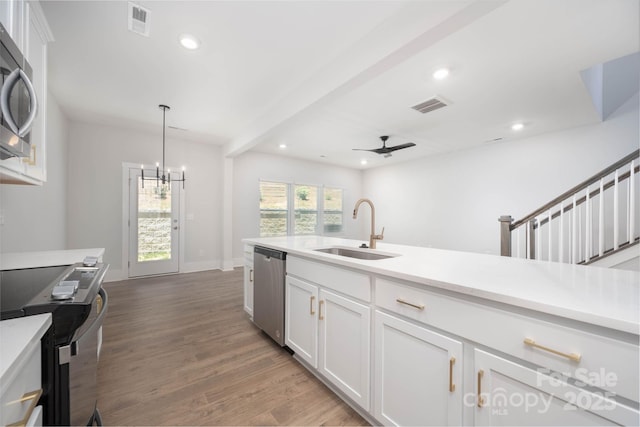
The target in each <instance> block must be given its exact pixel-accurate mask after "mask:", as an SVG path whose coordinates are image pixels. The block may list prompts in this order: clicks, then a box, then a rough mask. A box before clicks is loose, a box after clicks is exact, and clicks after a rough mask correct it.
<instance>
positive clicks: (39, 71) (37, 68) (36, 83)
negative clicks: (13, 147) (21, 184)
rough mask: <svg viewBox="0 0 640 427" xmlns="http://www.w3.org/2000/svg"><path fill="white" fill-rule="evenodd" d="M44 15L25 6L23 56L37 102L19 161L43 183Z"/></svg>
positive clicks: (33, 6) (36, 6) (34, 6)
mask: <svg viewBox="0 0 640 427" xmlns="http://www.w3.org/2000/svg"><path fill="white" fill-rule="evenodd" d="M44 22H45V21H44V15H43V14H42V9H41V8H40V5H39V4H38V3H32V2H28V3H25V36H26V40H25V49H24V54H25V57H26V58H27V61H29V64H30V65H31V67H32V69H33V77H32V79H31V80H32V83H33V88H34V89H35V91H36V97H37V99H38V114H37V116H36V119H35V121H34V122H33V127H32V128H31V134H30V136H31V155H30V157H28V158H25V159H23V162H25V164H26V172H25V173H26V175H27V176H29V177H30V178H33V179H36V180H38V181H41V182H44V181H46V180H47V174H46V172H47V171H46V124H47V42H48V36H47V30H46V29H45V26H46V24H44Z"/></svg>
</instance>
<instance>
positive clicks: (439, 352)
mask: <svg viewBox="0 0 640 427" xmlns="http://www.w3.org/2000/svg"><path fill="white" fill-rule="evenodd" d="M374 375H375V379H374V384H375V408H374V414H375V417H376V419H377V420H378V421H380V422H382V423H383V424H385V425H402V426H415V425H422V426H425V425H439V426H444V425H461V424H462V410H463V406H462V404H463V403H462V402H463V396H462V391H463V387H462V343H461V342H460V341H456V340H454V339H451V338H448V337H445V336H443V335H440V334H438V333H435V332H433V331H430V330H428V329H426V328H423V327H420V326H417V325H415V324H413V323H409V322H407V321H405V320H402V319H399V318H397V317H395V316H390V315H387V314H385V313H382V312H380V311H376V313H375V374H374Z"/></svg>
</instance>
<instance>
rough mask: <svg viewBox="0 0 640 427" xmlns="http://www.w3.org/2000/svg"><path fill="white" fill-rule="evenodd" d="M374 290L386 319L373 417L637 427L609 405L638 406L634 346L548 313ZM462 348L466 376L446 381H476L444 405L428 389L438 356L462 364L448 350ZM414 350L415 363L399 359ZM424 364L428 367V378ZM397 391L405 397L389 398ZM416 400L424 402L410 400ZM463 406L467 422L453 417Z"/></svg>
mask: <svg viewBox="0 0 640 427" xmlns="http://www.w3.org/2000/svg"><path fill="white" fill-rule="evenodd" d="M375 284H376V286H375V290H376V294H375V295H376V305H377V306H378V307H380V308H381V309H384V310H386V311H391V312H392V313H393V314H394V315H389V314H384V313H381V312H378V311H377V312H376V358H375V360H376V367H375V374H376V377H375V385H376V390H375V404H376V406H375V416H376V419H378V420H379V421H381V422H383V423H385V424H399V425H414V424H422V425H426V424H438V425H451V424H460V423H461V422H462V423H464V424H476V425H605V424H616V423H620V424H623V425H638V422H639V421H640V419H639V413H638V410H637V409H633V408H631V407H627V406H624V405H622V404H618V403H616V402H615V401H614V400H612V399H611V398H612V397H620V398H624V399H628V400H629V401H632V402H637V399H638V363H637V361H638V344H637V341H636V343H633V342H629V341H627V340H625V339H614V338H612V337H609V336H606V335H602V334H603V332H602V331H600V333H599V334H596V333H595V332H597V331H596V330H593V331H587V330H583V329H577V328H574V327H569V326H567V325H564V324H563V322H561V321H560V320H559V319H558V320H557V321H555V322H554V321H551V319H550V318H549V317H547V318H544V319H542V318H538V317H535V316H533V313H531V315H529V314H523V313H519V312H513V311H507V310H506V309H507V307H506V306H505V307H504V309H503V308H498V307H495V306H490V305H485V304H480V303H477V302H471V301H468V300H466V299H462V298H456V297H455V295H454V294H450V293H446V294H443V293H439V292H432V291H427V290H425V289H423V288H420V287H416V286H412V285H409V284H405V283H396V282H393V281H390V280H387V279H382V278H376V282H375ZM395 314H397V315H398V316H402V317H404V318H407V319H412V320H413V322H415V323H418V324H415V323H410V322H409V321H405V320H401V318H400V317H397V316H395ZM419 325H422V326H419ZM431 328H438V330H441V331H443V332H442V333H435V332H433V331H432V329H431ZM444 333H446V334H447V335H446V336H445V335H443V334H444ZM629 339H631V340H632V338H631V337H629ZM636 339H637V338H636ZM456 343H457V344H456ZM463 346H467V347H469V349H470V351H473V354H474V357H473V366H474V368H473V372H470V371H471V369H469V365H468V364H467V368H468V369H469V371H467V372H464V371H463V370H455V368H454V371H453V377H455V378H463V377H464V378H472V379H473V380H474V384H466V385H465V387H464V392H463V395H462V396H461V395H458V396H454V395H453V394H452V395H450V396H449V397H450V398H451V400H450V401H448V402H447V401H445V400H444V399H443V396H445V395H444V394H442V393H440V394H438V393H436V392H435V391H431V389H432V386H433V387H434V388H435V389H436V390H441V389H442V388H443V386H444V382H445V377H444V372H445V371H446V357H452V356H453V357H455V358H456V362H455V363H456V364H458V362H459V361H460V362H461V360H460V359H459V358H458V357H457V356H455V353H456V352H458V353H461V351H462V347H463ZM484 349H492V350H491V351H495V354H498V352H501V354H503V355H504V357H499V356H497V355H495V354H493V353H492V352H489V351H488V350H486V351H485V350H484ZM445 350H446V351H448V353H447V352H445ZM420 352H422V353H423V354H424V356H423V357H418V358H414V357H408V356H406V354H412V355H413V354H416V353H420ZM467 354H469V353H467ZM400 360H402V363H401V362H400ZM426 360H429V362H425V361H426ZM392 361H393V362H392ZM425 363H428V364H429V365H430V366H431V367H433V368H434V370H433V371H432V372H429V370H428V369H429V368H427V367H426V366H425ZM461 366H462V364H461V365H460V368H459V369H462V368H461ZM411 372H413V373H414V377H411V376H410V373H411ZM394 377H400V378H403V381H402V384H401V383H397V385H396V386H395V387H394V386H392V385H389V382H391V384H393V381H395V379H394ZM432 383H433V384H432ZM402 387H404V389H403V388H402ZM402 390H404V395H402V397H401V398H398V397H396V396H398V394H399V393H402ZM416 395H424V396H426V399H425V400H424V401H423V400H415V398H414V396H416ZM385 396H390V397H387V398H385ZM480 398H481V399H482V401H481V400H479V399H480ZM394 399H395V401H394ZM431 402H433V403H434V405H433V408H432V407H431ZM471 407H474V408H475V409H474V411H475V412H474V413H473V414H472V415H469V419H462V420H460V418H455V417H458V416H461V414H465V413H468V412H465V408H466V409H469V408H471ZM427 408H428V410H426V411H425V409H427ZM408 414H412V416H409V415H408ZM403 416H404V417H405V418H402V417H403ZM447 417H449V418H447ZM471 417H473V418H471ZM463 418H464V417H463Z"/></svg>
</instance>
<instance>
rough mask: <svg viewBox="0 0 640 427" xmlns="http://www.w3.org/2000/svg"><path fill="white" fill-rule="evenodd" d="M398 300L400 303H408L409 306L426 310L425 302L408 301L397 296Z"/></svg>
mask: <svg viewBox="0 0 640 427" xmlns="http://www.w3.org/2000/svg"><path fill="white" fill-rule="evenodd" d="M396 302H398V303H400V304H404V305H408V306H409V307H413V308H417V309H418V310H424V305H423V304H414V303H412V302H408V301H405V300H403V299H400V298H397V299H396Z"/></svg>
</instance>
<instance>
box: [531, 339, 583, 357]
mask: <svg viewBox="0 0 640 427" xmlns="http://www.w3.org/2000/svg"><path fill="white" fill-rule="evenodd" d="M524 343H525V344H526V345H528V346H530V347H534V348H539V349H540V350H544V351H548V352H549V353H553V354H557V355H558V356H562V357H566V358H567V359H569V360H572V361H574V362H580V359H581V358H582V356H581V355H579V354H576V353H563V352H561V351H558V350H554V349H552V348H549V347H545V346H543V345H540V344H537V343H536V342H535V341H534V340H532V339H531V338H525V339H524Z"/></svg>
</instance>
